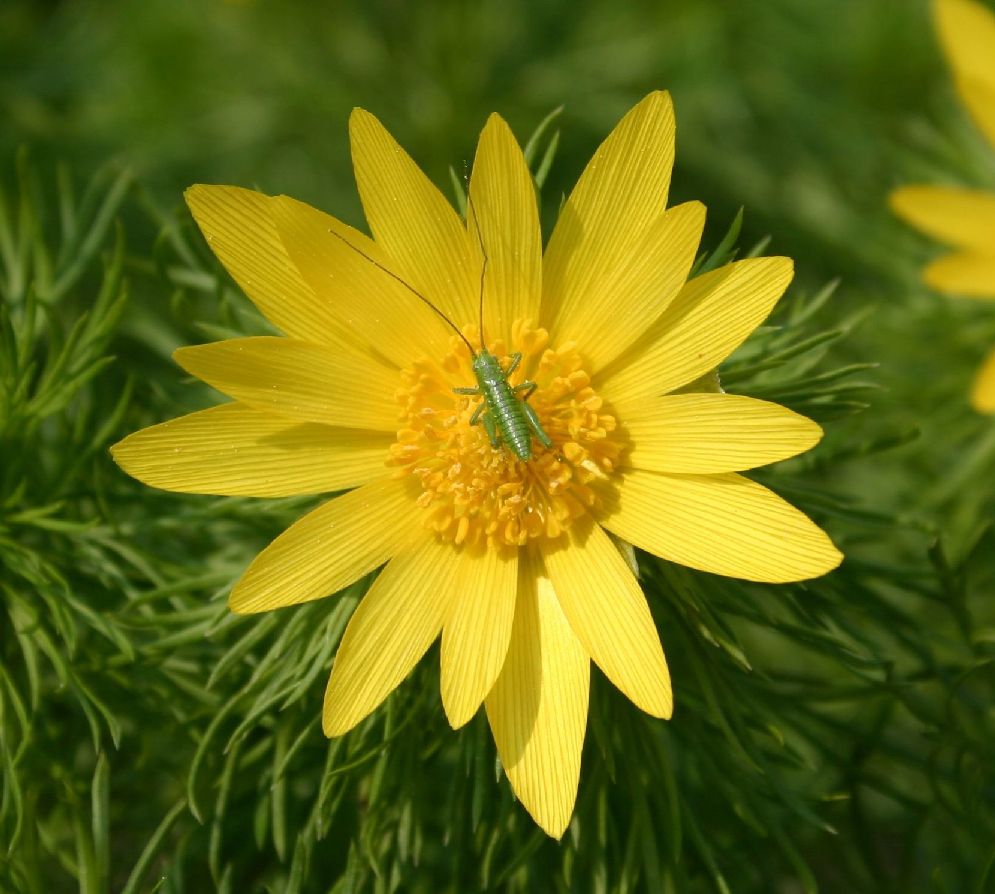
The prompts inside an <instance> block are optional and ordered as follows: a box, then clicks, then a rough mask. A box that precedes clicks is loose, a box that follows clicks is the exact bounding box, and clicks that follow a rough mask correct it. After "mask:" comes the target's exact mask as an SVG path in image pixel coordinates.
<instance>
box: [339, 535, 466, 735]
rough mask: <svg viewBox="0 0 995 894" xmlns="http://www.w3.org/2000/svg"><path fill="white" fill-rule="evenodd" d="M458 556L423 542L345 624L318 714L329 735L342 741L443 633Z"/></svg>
mask: <svg viewBox="0 0 995 894" xmlns="http://www.w3.org/2000/svg"><path fill="white" fill-rule="evenodd" d="M458 567H459V559H458V553H457V551H456V550H455V549H454V548H453V546H452V544H451V543H440V542H439V541H437V540H436V539H435V538H434V537H431V536H428V537H427V538H426V539H423V540H422V542H421V543H420V544H418V545H417V546H414V547H413V548H411V549H409V550H406V551H405V552H403V553H400V554H399V555H397V556H395V557H394V558H393V559H392V560H391V561H390V563H389V564H388V565H387V567H386V568H385V569H384V570H383V572H382V573H381V574H380V577H378V578H377V579H376V582H375V583H374V584H373V586H372V587H370V592H369V593H367V594H366V596H364V597H363V601H362V602H360V603H359V606H358V608H357V609H356V611H355V613H354V614H353V616H352V618H350V619H349V626H348V627H346V631H345V633H344V634H343V636H342V642H341V644H340V645H339V650H338V652H337V653H336V655H335V664H334V666H333V667H332V676H331V678H330V679H329V681H328V687H327V688H326V690H325V705H324V709H323V710H322V714H321V721H322V727H323V729H324V730H325V735H326V736H341V735H342V734H343V733H347V732H348V731H349V730H351V729H352V728H353V727H354V726H355V725H356V724H357V723H359V722H360V721H361V720H362V719H363V718H365V717H366V716H367V715H369V714H370V713H371V712H373V711H374V710H376V708H377V707H379V705H380V703H381V702H382V701H383V700H384V699H385V698H386V697H387V696H388V695H390V693H391V692H393V691H394V689H395V687H396V686H397V685H398V684H399V683H400V682H401V681H402V680H403V679H404V678H405V677H406V676H407V675H408V674H409V673H411V670H412V669H413V668H414V666H415V665H416V664H417V663H418V661H419V659H420V658H421V657H422V655H424V654H425V652H426V651H427V649H428V647H429V646H431V645H432V643H433V642H434V641H435V638H436V637H437V636H438V635H439V631H440V630H441V629H442V624H443V622H444V621H445V619H446V617H447V616H448V614H449V613H450V607H451V605H452V601H453V599H454V597H456V596H457V595H458V591H457V588H456V583H455V577H454V575H455V572H456V571H457V569H458Z"/></svg>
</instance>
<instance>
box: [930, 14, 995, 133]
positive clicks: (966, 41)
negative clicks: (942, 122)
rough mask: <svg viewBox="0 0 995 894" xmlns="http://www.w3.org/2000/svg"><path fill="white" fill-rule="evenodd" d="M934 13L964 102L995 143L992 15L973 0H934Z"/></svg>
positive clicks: (994, 22) (994, 17) (994, 27)
mask: <svg viewBox="0 0 995 894" xmlns="http://www.w3.org/2000/svg"><path fill="white" fill-rule="evenodd" d="M933 15H934V17H935V19H936V29H937V32H938V33H939V36H940V42H941V43H942V44H943V49H944V52H945V53H946V56H947V60H948V61H949V62H950V67H951V68H952V69H953V72H954V79H955V81H956V82H957V87H958V89H959V90H960V92H961V95H962V97H963V99H964V102H965V104H966V105H967V107H968V110H969V111H970V112H971V115H972V117H973V118H974V120H975V122H976V123H977V125H978V127H979V128H981V130H982V132H983V133H984V134H985V135H986V136H987V137H988V140H989V141H990V142H991V144H992V145H993V146H995V63H993V62H992V60H993V59H995V14H993V13H992V12H991V11H990V10H988V9H987V8H985V6H983V5H982V4H981V3H976V2H974V0H935V2H934V3H933Z"/></svg>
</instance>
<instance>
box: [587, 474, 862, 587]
mask: <svg viewBox="0 0 995 894" xmlns="http://www.w3.org/2000/svg"><path fill="white" fill-rule="evenodd" d="M599 521H600V522H601V524H602V525H604V527H606V528H607V529H608V530H609V531H612V532H613V533H615V534H617V535H618V536H619V537H621V538H623V539H624V540H628V541H629V542H630V543H633V544H635V545H636V546H638V547H640V548H641V549H644V550H646V551H647V552H650V553H653V554H654V555H656V556H659V557H660V558H662V559H667V560H668V561H671V562H677V563H678V564H681V565H687V566H688V567H690V568H697V569H698V570H700V571H709V572H711V573H713V574H724V575H726V576H728V577H738V578H743V579H745V580H753V581H765V582H768V583H786V582H788V581H798V580H807V579H809V578H812V577H818V576H819V575H822V574H825V573H826V572H828V571H832V569H833V568H835V567H836V566H837V565H839V563H840V562H841V561H842V559H843V556H842V554H841V553H840V552H839V550H837V549H836V547H835V546H833V544H832V541H831V540H830V539H829V537H828V536H827V535H826V533H825V532H824V531H822V530H821V529H820V528H818V527H817V526H816V525H815V523H814V522H813V521H812V520H811V519H810V518H808V516H806V515H805V514H804V513H802V512H800V511H799V510H798V509H796V508H795V507H794V506H792V505H791V504H790V503H787V502H785V501H784V500H782V499H781V498H780V497H779V496H777V494H775V493H773V492H772V491H769V490H767V488H765V487H763V486H762V485H759V484H757V483H756V482H754V481H750V480H749V479H748V478H743V477H742V476H741V475H736V474H726V475H680V476H678V475H663V474H659V473H657V472H644V471H641V470H635V469H634V470H631V471H628V472H625V473H624V475H622V476H621V478H620V480H619V485H618V495H617V502H616V503H615V504H614V505H609V506H608V507H606V512H605V515H604V517H603V518H601V519H599Z"/></svg>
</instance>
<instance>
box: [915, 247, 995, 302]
mask: <svg viewBox="0 0 995 894" xmlns="http://www.w3.org/2000/svg"><path fill="white" fill-rule="evenodd" d="M922 278H923V280H925V282H926V284H927V285H928V286H930V287H932V288H934V289H937V290H939V291H941V292H950V293H951V294H954V295H960V296H962V297H964V298H995V252H993V253H992V254H981V253H979V252H972V251H957V252H953V253H952V254H949V255H944V256H943V257H942V258H937V259H936V260H935V261H931V262H930V263H929V264H927V265H926V268H925V269H924V270H923V272H922Z"/></svg>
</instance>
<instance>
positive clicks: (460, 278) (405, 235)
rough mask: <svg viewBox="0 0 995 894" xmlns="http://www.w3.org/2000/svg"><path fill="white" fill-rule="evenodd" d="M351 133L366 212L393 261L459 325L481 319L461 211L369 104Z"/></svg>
mask: <svg viewBox="0 0 995 894" xmlns="http://www.w3.org/2000/svg"><path fill="white" fill-rule="evenodd" d="M349 136H350V139H351V141H352V163H353V167H354V168H355V171H356V184H357V186H358V187H359V196H360V198H361V199H362V202H363V210H364V211H365V212H366V220H367V222H368V223H369V225H370V230H371V231H372V233H373V237H374V239H376V241H377V244H378V245H379V246H380V247H381V248H382V249H383V250H384V252H386V254H387V255H388V257H389V258H390V260H391V265H390V266H391V269H392V270H394V272H396V273H397V274H398V275H399V276H400V277H402V278H403V279H404V280H405V281H406V282H408V283H409V284H410V285H412V286H413V287H414V288H416V289H418V290H419V291H420V292H421V293H422V294H423V295H424V296H425V297H426V298H428V299H429V300H430V301H432V302H434V303H435V304H436V305H437V306H438V307H439V308H440V309H441V310H442V311H444V312H445V313H446V314H447V315H448V316H449V317H450V318H451V319H452V320H453V322H454V323H455V324H456V325H457V326H458V327H463V326H465V325H466V324H467V323H471V322H473V321H474V320H476V318H477V291H478V284H479V277H476V276H474V272H475V265H474V264H473V262H472V255H471V249H470V240H469V239H467V233H466V228H465V226H464V224H463V221H462V220H461V219H460V217H459V215H458V214H457V213H456V212H455V211H454V210H453V207H452V205H450V204H449V202H447V201H446V199H445V198H444V197H443V195H442V193H441V192H439V190H438V189H436V187H435V185H434V184H433V183H432V181H431V180H429V179H428V177H426V176H425V174H424V173H422V171H421V169H420V168H419V167H418V165H416V164H415V163H414V162H413V161H412V160H411V158H410V156H409V155H408V154H407V153H406V152H405V151H404V150H403V149H402V148H401V147H400V146H399V145H398V143H397V141H396V140H395V139H394V138H393V137H392V136H391V135H390V134H389V133H387V131H386V130H385V129H384V126H383V125H382V124H381V123H380V122H379V121H378V120H377V119H376V118H375V117H373V115H371V114H370V113H369V112H367V111H365V110H364V109H354V110H353V113H352V116H351V117H350V118H349Z"/></svg>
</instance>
